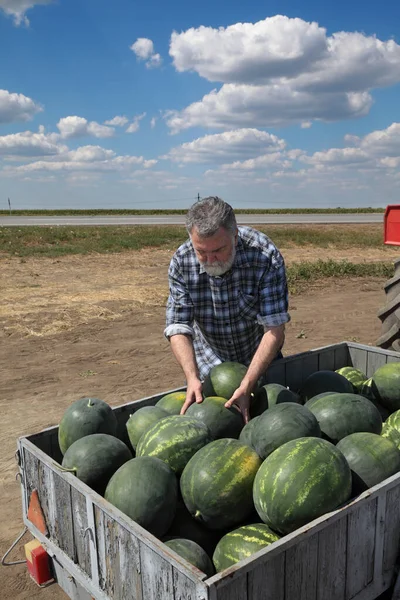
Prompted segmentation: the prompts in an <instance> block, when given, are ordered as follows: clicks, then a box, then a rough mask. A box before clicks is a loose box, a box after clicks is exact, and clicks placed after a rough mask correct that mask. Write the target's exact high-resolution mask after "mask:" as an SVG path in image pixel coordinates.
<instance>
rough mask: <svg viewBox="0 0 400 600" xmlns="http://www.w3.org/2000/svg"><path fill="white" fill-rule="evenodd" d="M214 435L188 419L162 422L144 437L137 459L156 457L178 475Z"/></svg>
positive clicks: (173, 419)
mask: <svg viewBox="0 0 400 600" xmlns="http://www.w3.org/2000/svg"><path fill="white" fill-rule="evenodd" d="M211 439H212V438H211V434H210V431H209V429H208V427H207V425H205V423H203V422H202V421H199V420H198V419H193V418H191V417H188V416H186V415H170V416H169V417H165V418H164V419H160V421H157V423H155V424H154V425H152V426H151V427H150V429H148V430H147V431H146V433H144V434H143V435H142V437H141V438H140V440H139V443H138V445H137V446H136V456H156V457H158V458H160V459H161V460H163V461H165V462H166V463H167V464H168V465H169V466H170V467H171V469H172V470H173V471H174V472H175V473H177V474H178V475H179V474H180V473H181V472H182V471H183V468H184V467H185V465H186V463H187V462H188V460H189V459H190V458H191V457H192V456H193V454H195V453H196V452H197V450H199V449H200V448H202V447H203V446H205V445H206V444H208V443H209V442H210V441H211Z"/></svg>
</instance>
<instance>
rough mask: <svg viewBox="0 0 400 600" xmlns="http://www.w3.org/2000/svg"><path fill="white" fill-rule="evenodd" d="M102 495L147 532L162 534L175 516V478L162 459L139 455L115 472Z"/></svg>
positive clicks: (176, 484) (176, 483) (176, 486)
mask: <svg viewBox="0 0 400 600" xmlns="http://www.w3.org/2000/svg"><path fill="white" fill-rule="evenodd" d="M104 497H105V499H106V500H108V502H110V503H111V504H113V505H114V506H116V507H117V508H118V509H119V510H120V511H121V512H123V513H125V514H126V515H127V516H128V517H130V518H131V519H133V521H136V522H137V523H139V525H141V526H142V527H144V528H145V529H147V530H148V531H150V533H152V534H153V535H155V536H157V537H161V536H163V535H165V533H166V532H167V531H168V529H169V527H170V526H171V523H172V520H173V518H174V516H175V512H176V506H177V497H178V480H177V478H176V475H175V473H174V472H173V470H172V469H171V467H169V466H168V465H167V464H166V463H165V462H164V461H162V460H160V459H159V458H155V457H153V456H140V457H136V458H132V460H129V461H128V462H126V463H125V464H123V465H122V467H120V468H119V469H118V471H116V472H115V473H114V475H113V476H112V477H111V479H110V481H109V483H108V485H107V488H106V491H105V494H104Z"/></svg>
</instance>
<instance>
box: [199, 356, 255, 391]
mask: <svg viewBox="0 0 400 600" xmlns="http://www.w3.org/2000/svg"><path fill="white" fill-rule="evenodd" d="M246 373H247V367H246V366H245V365H242V364H240V363H237V362H231V361H226V362H223V363H221V364H219V365H216V366H215V367H212V369H211V370H210V372H209V373H208V375H207V376H206V377H205V379H204V382H203V396H204V398H209V397H210V396H221V397H222V398H226V400H229V399H230V398H231V396H232V395H233V393H234V392H235V391H236V390H237V388H238V387H239V386H240V384H241V383H242V379H243V377H244V376H245V375H246Z"/></svg>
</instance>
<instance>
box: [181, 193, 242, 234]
mask: <svg viewBox="0 0 400 600" xmlns="http://www.w3.org/2000/svg"><path fill="white" fill-rule="evenodd" d="M193 227H196V229H197V231H198V234H199V235H200V236H201V237H211V236H212V235H214V233H216V232H217V231H218V229H219V228H220V227H224V228H225V229H226V230H227V231H229V232H230V233H231V234H232V235H235V233H236V231H237V223H236V217H235V213H234V212H233V208H232V206H230V205H229V204H227V202H224V200H222V199H221V198H219V197H218V196H208V197H207V198H202V199H201V200H198V201H197V202H195V203H194V204H193V205H192V206H191V207H190V208H189V210H188V213H187V215H186V229H187V230H188V232H189V234H190V233H191V231H192V229H193Z"/></svg>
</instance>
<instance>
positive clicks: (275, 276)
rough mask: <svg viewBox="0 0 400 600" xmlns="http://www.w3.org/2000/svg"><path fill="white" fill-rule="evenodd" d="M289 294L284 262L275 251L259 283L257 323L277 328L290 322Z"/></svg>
mask: <svg viewBox="0 0 400 600" xmlns="http://www.w3.org/2000/svg"><path fill="white" fill-rule="evenodd" d="M288 310H289V294H288V285H287V277H286V268H285V262H284V260H283V257H282V255H281V254H280V252H279V251H278V250H276V251H275V252H274V253H273V254H272V257H271V264H270V268H269V269H267V270H266V272H265V274H264V276H263V277H262V280H261V282H260V314H259V315H257V321H258V322H259V323H260V325H263V326H264V327H278V326H279V325H283V324H284V323H288V322H289V321H290V315H289V312H288Z"/></svg>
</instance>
